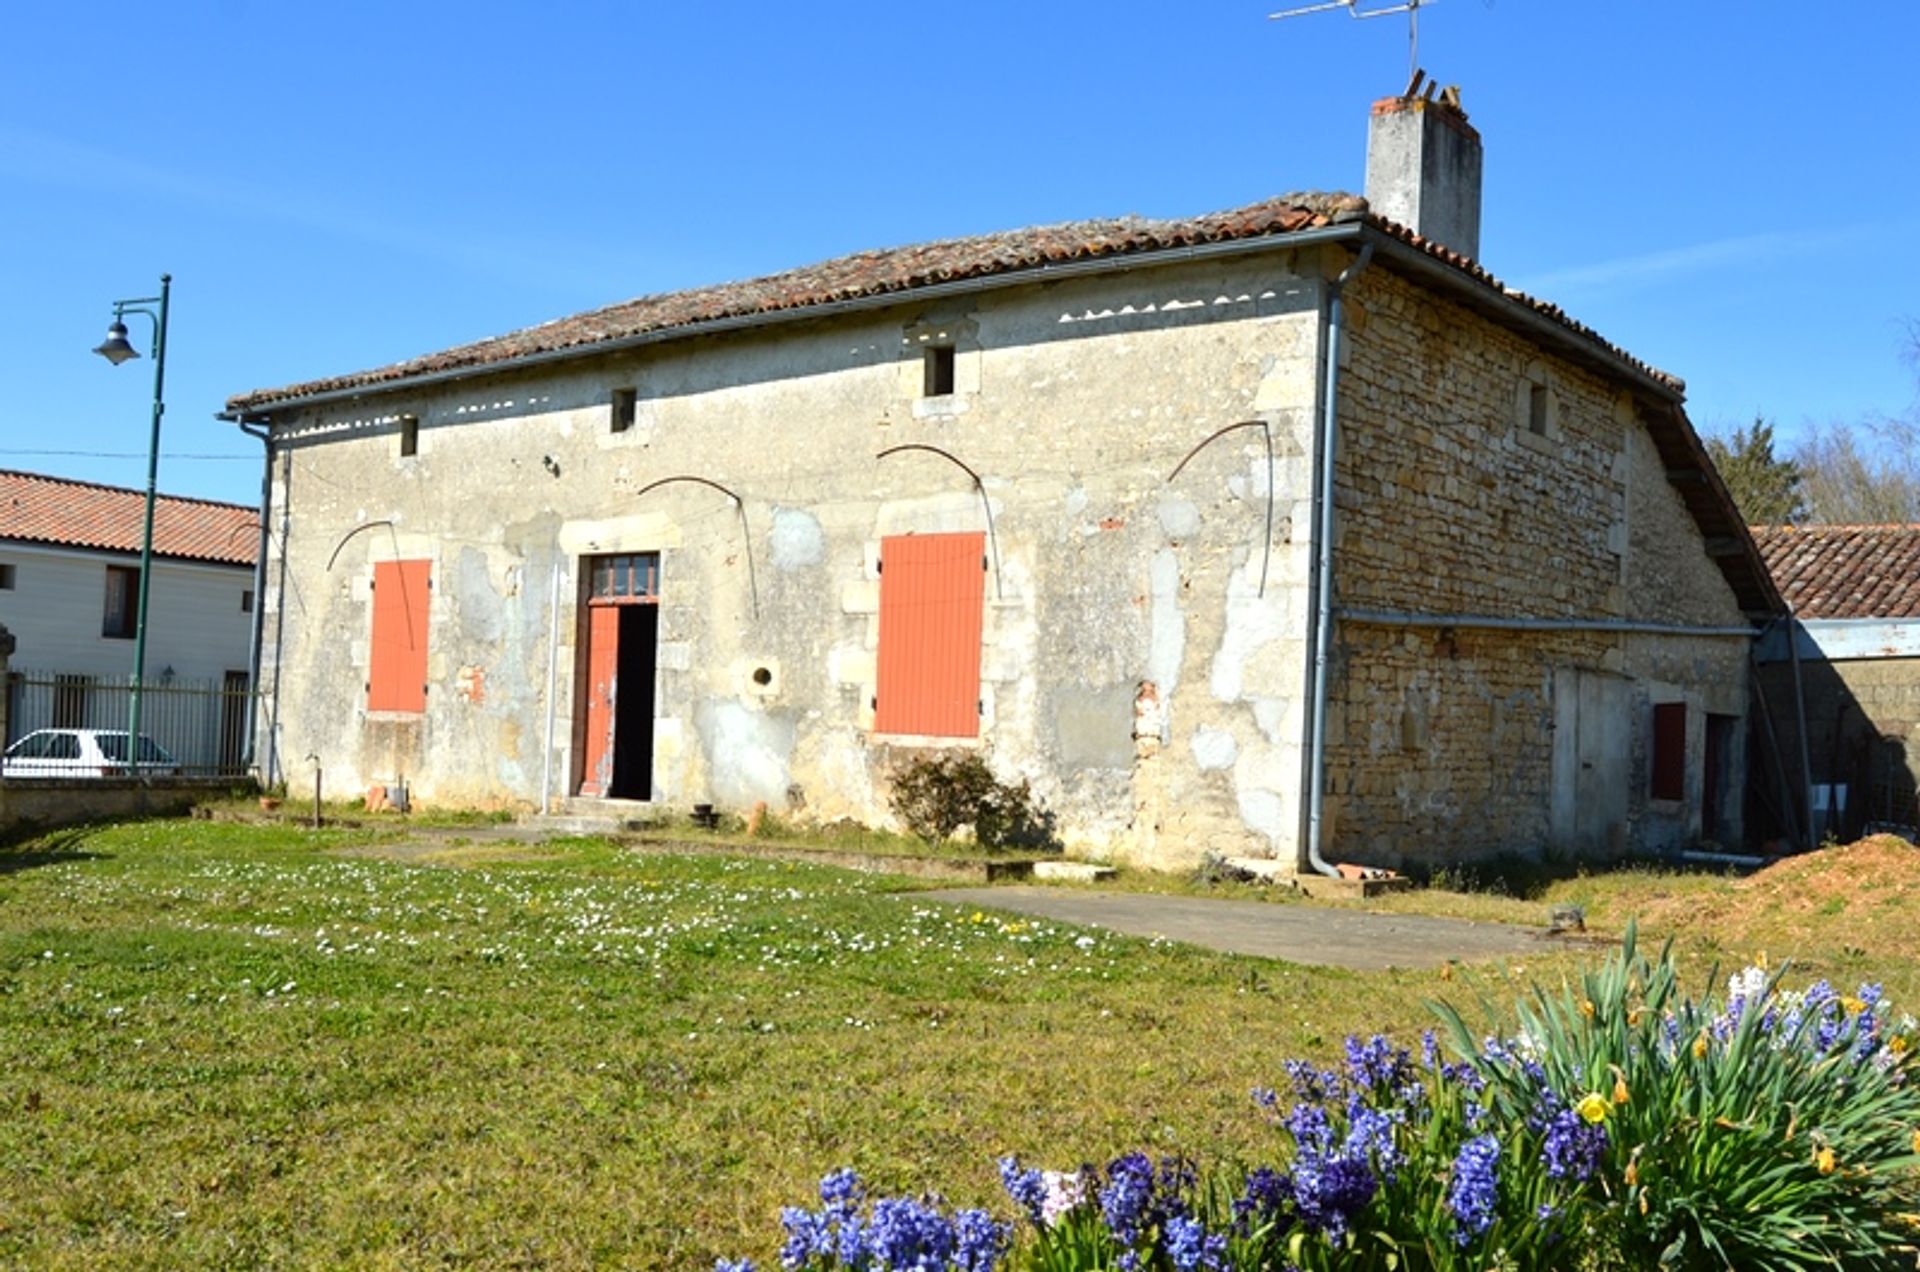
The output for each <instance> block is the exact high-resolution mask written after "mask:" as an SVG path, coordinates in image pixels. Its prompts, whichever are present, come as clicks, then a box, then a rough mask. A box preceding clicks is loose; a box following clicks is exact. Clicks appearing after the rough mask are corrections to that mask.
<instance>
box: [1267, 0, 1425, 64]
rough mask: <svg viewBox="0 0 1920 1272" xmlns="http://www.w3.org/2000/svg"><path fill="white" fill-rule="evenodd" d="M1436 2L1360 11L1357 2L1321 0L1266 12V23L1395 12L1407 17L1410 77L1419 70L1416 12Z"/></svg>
mask: <svg viewBox="0 0 1920 1272" xmlns="http://www.w3.org/2000/svg"><path fill="white" fill-rule="evenodd" d="M1439 2H1440V0H1400V3H1399V4H1388V5H1383V6H1381V7H1379V8H1373V9H1362V8H1361V7H1360V3H1359V0H1321V2H1320V3H1319V4H1307V5H1301V6H1300V7H1299V8H1297V9H1282V10H1281V11H1280V12H1278V13H1269V14H1268V15H1267V20H1268V21H1270V22H1278V21H1281V20H1283V19H1286V18H1304V17H1306V16H1307V15H1308V14H1310V13H1325V12H1327V11H1328V10H1329V9H1345V10H1346V11H1347V16H1348V17H1350V18H1390V17H1392V16H1393V15H1394V14H1396V13H1404V14H1406V15H1407V74H1408V75H1409V76H1411V75H1413V74H1414V72H1416V71H1418V70H1419V69H1420V10H1421V9H1422V8H1424V7H1425V6H1427V5H1430V4H1438V3H1439Z"/></svg>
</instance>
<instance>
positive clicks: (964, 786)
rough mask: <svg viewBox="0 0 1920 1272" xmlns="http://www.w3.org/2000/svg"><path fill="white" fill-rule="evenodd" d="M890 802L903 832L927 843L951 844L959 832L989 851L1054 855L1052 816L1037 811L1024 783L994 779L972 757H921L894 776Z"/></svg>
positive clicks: (977, 758)
mask: <svg viewBox="0 0 1920 1272" xmlns="http://www.w3.org/2000/svg"><path fill="white" fill-rule="evenodd" d="M889 802H890V803H891V805H892V807H893V811H894V814H895V815H896V816H897V817H899V818H900V820H901V822H902V823H904V824H905V825H906V827H907V829H908V830H910V831H912V832H913V833H914V834H916V835H918V836H920V837H921V838H922V839H925V840H926V841H928V842H929V843H939V842H941V841H942V840H947V839H951V838H953V836H954V835H955V833H957V832H958V831H959V830H960V828H961V827H963V826H971V827H973V837H974V840H975V842H977V843H978V844H979V845H980V846H981V847H982V848H986V849H988V850H990V851H1005V850H1008V849H1019V850H1025V851H1054V850H1057V848H1058V843H1057V841H1056V840H1055V838H1054V833H1053V814H1051V813H1049V812H1047V811H1046V810H1045V809H1043V808H1041V807H1040V804H1039V802H1038V801H1037V800H1035V799H1034V797H1033V790H1032V788H1031V787H1030V786H1029V785H1028V784H1027V783H1026V781H1025V780H1024V779H1023V780H1022V781H1021V782H1020V784H1019V785H1018V786H1012V785H1008V784H1007V783H1005V782H1002V781H1000V780H999V779H998V778H996V777H994V775H993V770H992V769H990V768H988V767H987V762H986V761H985V760H983V759H981V758H980V756H979V755H977V754H975V753H974V752H971V751H967V752H960V753H945V754H938V755H922V756H916V757H915V758H913V759H911V760H908V761H907V762H906V763H904V764H902V765H901V766H900V767H899V768H898V769H897V770H896V771H895V772H894V775H893V793H892V795H891V797H890V800H889Z"/></svg>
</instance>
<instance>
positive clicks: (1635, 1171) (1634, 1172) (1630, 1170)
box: [1627, 1158, 1640, 1188]
mask: <svg viewBox="0 0 1920 1272" xmlns="http://www.w3.org/2000/svg"><path fill="white" fill-rule="evenodd" d="M1639 1182H1640V1161H1639V1159H1638V1158H1635V1159H1634V1160H1633V1161H1630V1162H1628V1163H1627V1187H1629V1188H1631V1187H1633V1186H1634V1185H1635V1184H1637V1183H1639Z"/></svg>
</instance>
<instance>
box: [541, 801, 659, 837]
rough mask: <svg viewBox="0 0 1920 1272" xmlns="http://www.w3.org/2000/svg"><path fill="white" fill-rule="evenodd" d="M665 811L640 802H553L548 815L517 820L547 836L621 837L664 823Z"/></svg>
mask: <svg viewBox="0 0 1920 1272" xmlns="http://www.w3.org/2000/svg"><path fill="white" fill-rule="evenodd" d="M667 815H668V814H667V809H666V808H665V806H663V805H660V804H655V803H652V802H650V801H648V800H642V799H584V798H580V797H575V798H572V799H557V800H555V801H553V806H552V811H551V812H549V813H547V814H544V815H542V814H539V813H534V814H531V815H529V816H526V817H523V818H521V819H520V821H521V824H522V825H524V826H529V827H532V828H533V829H536V830H540V831H542V832H544V833H546V834H550V835H621V834H626V833H628V832H631V831H636V830H646V829H648V828H650V827H653V826H658V825H660V824H662V823H663V822H665V821H666V820H667Z"/></svg>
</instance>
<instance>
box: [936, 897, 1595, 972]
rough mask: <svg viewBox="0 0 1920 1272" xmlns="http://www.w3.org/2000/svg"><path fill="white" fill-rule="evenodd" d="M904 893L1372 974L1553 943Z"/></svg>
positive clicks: (1278, 912)
mask: <svg viewBox="0 0 1920 1272" xmlns="http://www.w3.org/2000/svg"><path fill="white" fill-rule="evenodd" d="M905 896H906V897H907V898H908V899H910V900H912V901H913V902H914V903H916V904H918V903H920V902H923V901H947V902H951V903H952V904H954V905H964V906H973V907H977V908H981V909H987V908H991V909H998V910H1012V911H1014V912H1016V913H1019V914H1030V915H1035V916H1037V917H1040V918H1046V919H1053V920H1055V921H1057V922H1061V923H1079V924H1084V925H1087V926H1089V927H1103V928H1108V929H1110V930H1112V931H1115V932H1124V933H1126V934H1127V935H1129V936H1142V937H1156V936H1157V937H1162V938H1164V939H1166V940H1169V941H1183V942H1186V943H1187V944H1189V945H1200V946H1204V947H1206V948H1207V949H1211V950H1220V951H1223V952H1225V953H1229V954H1253V955H1257V956H1259V957H1261V958H1278V959H1285V960H1287V961H1288V962H1290V963H1306V964H1311V965H1314V966H1318V967H1349V968H1354V969H1357V970H1360V971H1379V970H1382V969H1384V968H1388V967H1438V966H1440V965H1441V964H1443V963H1448V962H1453V961H1456V960H1457V961H1462V962H1488V961H1497V960H1499V959H1503V958H1511V957H1513V956H1515V955H1535V954H1541V953H1544V952H1548V951H1552V950H1556V949H1559V948H1562V947H1561V946H1560V945H1558V943H1556V942H1555V941H1553V940H1552V939H1551V938H1549V937H1548V936H1547V935H1546V933H1545V930H1544V929H1539V928H1521V927H1508V926H1506V925H1504V924H1499V923H1473V922H1469V921H1467V920H1465V919H1442V918H1433V917H1430V916H1428V915H1417V914H1368V913H1366V912H1364V911H1353V910H1332V909H1323V908H1321V907H1319V906H1311V905H1287V904H1284V903H1269V902H1265V901H1215V900H1211V899H1209V898H1207V897H1179V896H1156V895H1154V894H1151V893H1139V892H1077V891H1076V892H1068V891H1062V890H1060V889H1057V888H1038V887H1023V886H1015V887H1000V888H942V889H939V890H937V891H933V892H913V893H907V894H905Z"/></svg>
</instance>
